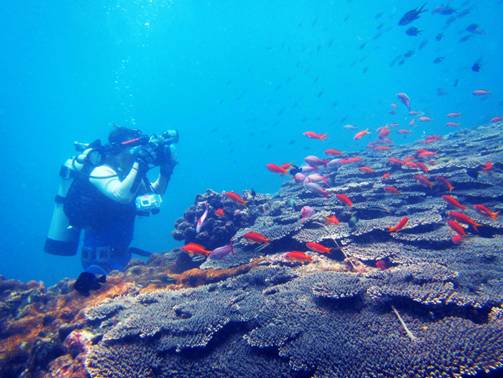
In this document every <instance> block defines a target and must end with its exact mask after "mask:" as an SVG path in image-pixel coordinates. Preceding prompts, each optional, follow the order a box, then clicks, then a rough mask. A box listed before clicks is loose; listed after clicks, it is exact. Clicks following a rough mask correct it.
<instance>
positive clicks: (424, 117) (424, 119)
mask: <svg viewBox="0 0 503 378" xmlns="http://www.w3.org/2000/svg"><path fill="white" fill-rule="evenodd" d="M418 119H419V120H420V121H421V122H430V121H431V118H430V117H428V116H421V117H419V118H418Z"/></svg>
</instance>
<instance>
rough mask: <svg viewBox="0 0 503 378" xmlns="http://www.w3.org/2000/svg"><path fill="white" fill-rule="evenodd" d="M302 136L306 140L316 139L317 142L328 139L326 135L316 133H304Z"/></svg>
mask: <svg viewBox="0 0 503 378" xmlns="http://www.w3.org/2000/svg"><path fill="white" fill-rule="evenodd" d="M304 135H305V136H307V137H308V138H311V139H318V140H325V139H327V138H328V135H327V134H318V133H315V132H314V131H306V132H304Z"/></svg>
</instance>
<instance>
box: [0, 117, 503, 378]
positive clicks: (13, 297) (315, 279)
mask: <svg viewBox="0 0 503 378" xmlns="http://www.w3.org/2000/svg"><path fill="white" fill-rule="evenodd" d="M501 127H503V125H501V124H495V125H492V126H484V127H479V128H476V129H473V130H466V131H463V132H459V133H457V134H452V135H449V136H447V137H445V138H443V139H442V140H438V141H435V142H433V143H429V144H427V145H426V144H424V143H416V144H413V145H407V146H400V147H395V148H393V152H392V154H391V153H388V152H376V151H367V152H363V153H360V154H359V156H360V157H362V158H363V162H364V164H365V166H370V167H372V170H373V172H372V173H363V172H361V171H360V170H359V169H358V167H359V166H358V165H354V164H349V165H342V166H340V167H339V168H338V169H337V170H334V171H332V172H329V176H330V177H331V182H330V185H329V187H330V188H329V189H328V190H329V191H330V192H331V193H332V195H330V196H329V197H327V198H325V197H321V196H318V195H317V194H315V193H312V192H310V191H308V190H306V188H305V187H304V186H303V185H301V184H297V183H293V182H289V183H285V184H284V185H283V186H282V188H281V189H280V190H279V192H278V193H277V194H276V195H274V196H272V197H270V196H264V195H257V196H253V195H252V194H251V193H248V194H247V196H249V202H248V205H247V207H239V206H236V205H235V204H232V203H230V202H228V201H227V199H225V198H224V197H223V196H222V195H221V194H219V193H215V192H211V191H208V192H207V193H205V194H203V195H201V196H199V197H198V199H196V203H195V205H194V206H193V207H191V208H190V209H188V210H187V213H186V214H185V215H184V217H183V218H181V219H180V221H178V222H177V226H176V227H177V228H176V230H175V231H174V233H175V235H176V236H177V237H178V238H179V239H184V240H185V241H186V242H190V241H197V242H200V243H202V244H205V242H208V243H209V244H210V245H211V248H213V247H215V246H218V245H221V244H224V243H225V242H227V241H229V238H230V240H231V241H232V243H233V244H234V246H235V251H236V253H235V255H233V254H229V255H227V256H226V257H225V258H224V259H221V260H211V259H207V260H206V261H204V262H202V264H201V261H197V260H196V261H193V260H191V259H189V258H188V257H187V255H186V254H185V253H183V252H180V251H171V252H168V253H166V254H164V255H160V256H155V257H153V258H151V259H150V260H149V261H148V262H146V263H139V262H134V263H132V264H131V266H130V267H129V268H128V270H127V271H126V272H125V273H117V274H114V275H112V276H111V277H110V278H109V280H108V282H107V283H106V284H104V285H103V287H102V288H101V289H100V290H98V291H96V292H93V294H92V295H91V296H90V297H88V298H81V297H79V296H77V295H76V294H75V293H73V292H71V291H70V290H69V285H70V282H68V281H64V282H62V283H60V284H59V285H58V286H56V287H54V288H51V289H50V290H46V289H45V288H43V287H42V286H40V285H37V284H35V283H31V284H20V283H15V282H13V281H8V280H0V294H1V298H2V299H3V302H4V303H5V304H4V305H2V307H1V308H0V310H1V311H3V312H2V318H3V319H5V320H6V321H5V322H2V323H1V324H2V326H0V338H1V339H0V345H1V346H2V347H1V348H0V371H1V372H2V373H3V375H2V376H6V377H7V376H9V377H10V376H17V375H18V374H20V373H23V374H24V375H23V376H35V377H38V376H45V377H51V376H73V377H75V376H82V377H85V376H91V377H172V376H176V377H199V376H200V377H203V376H204V377H206V376H217V377H229V376H236V377H248V376H262V377H290V376H295V377H312V376H317V377H334V376H337V377H395V376H494V377H496V376H498V375H499V374H502V372H503V370H502V365H503V257H502V253H503V238H502V235H503V223H502V221H501V220H500V219H499V218H496V219H492V218H491V217H488V216H485V215H483V214H480V213H479V212H477V211H476V210H475V209H473V205H474V204H481V203H482V204H485V205H486V206H487V207H489V208H491V209H492V210H494V211H499V210H502V209H503V191H502V189H501V188H503V165H502V164H501V163H499V162H502V161H503V133H501ZM424 148H428V149H429V150H432V151H434V152H435V155H434V157H432V158H429V159H427V160H424V161H425V163H426V164H427V165H428V168H429V170H428V172H418V170H417V169H416V168H410V167H404V166H397V165H393V164H390V162H389V160H388V159H389V157H397V158H400V159H404V160H405V158H406V157H407V156H415V155H416V154H417V150H418V149H424ZM350 156H351V155H350ZM488 161H492V162H493V163H494V166H493V168H492V169H491V170H483V169H482V166H483V165H484V164H485V163H486V162H488ZM385 172H388V173H390V174H391V177H390V179H389V181H388V180H386V181H384V182H383V180H382V179H381V177H382V175H383V173H385ZM417 174H424V175H425V176H426V177H427V178H429V179H430V180H431V182H432V183H433V184H432V185H431V188H430V187H429V186H427V185H423V184H422V183H421V181H420V180H417V177H416V175H417ZM438 176H440V177H442V178H444V179H446V180H448V181H449V182H450V183H451V184H452V185H453V186H454V189H453V190H452V191H449V190H448V188H447V186H446V185H445V184H443V181H442V180H439V179H436V177H438ZM389 185H393V186H395V187H397V188H398V189H399V191H400V193H399V194H394V193H390V192H387V191H386V190H384V187H385V186H389ZM335 193H344V194H346V195H347V196H349V197H350V198H351V200H352V201H353V206H352V207H348V206H346V205H345V204H343V203H342V202H341V201H340V200H339V199H338V198H337V197H336V196H335ZM448 194H450V195H454V196H456V198H457V199H458V200H459V201H460V202H461V203H463V204H464V205H466V206H467V209H466V210H465V211H464V213H465V214H467V215H469V216H470V217H472V218H473V219H475V221H476V222H477V223H479V224H480V226H479V227H478V229H477V230H474V229H473V228H468V227H467V228H466V232H467V234H468V236H467V237H465V238H464V239H463V240H462V242H461V244H457V243H455V242H453V240H452V237H453V236H454V235H455V232H454V231H453V230H452V229H451V228H450V227H449V226H448V225H447V223H446V222H447V219H448V212H449V211H453V210H455V209H454V208H452V206H451V205H449V203H448V202H446V201H445V200H444V199H443V198H442V195H448ZM202 201H208V202H210V204H212V205H214V206H219V207H223V208H225V210H226V214H227V215H226V217H224V218H221V219H217V218H215V216H213V215H210V216H209V221H207V223H206V224H205V225H204V226H203V228H202V230H201V233H196V232H195V229H194V227H195V224H194V222H193V221H192V220H193V219H194V218H195V217H196V216H199V215H200V213H201V212H202V211H203V210H204V206H202V204H201V202H202ZM303 206H310V207H312V208H313V209H314V211H315V215H314V216H313V217H311V218H310V219H308V220H305V221H301V219H300V215H299V214H300V210H301V208H302V207H303ZM330 214H336V215H337V217H338V218H339V220H340V221H341V223H340V224H326V223H325V222H324V219H325V218H324V217H325V216H327V215H330ZM404 216H407V217H408V218H409V222H408V223H407V225H406V227H405V228H404V229H403V230H402V231H401V232H398V233H390V232H389V231H388V229H387V228H388V227H389V226H392V225H394V224H396V223H397V221H399V220H400V219H401V218H402V217H404ZM233 217H236V218H233ZM213 228H215V230H213ZM213 231H215V232H213ZM248 231H256V232H261V233H263V234H264V235H266V236H267V237H268V239H269V240H270V243H269V244H268V245H266V246H265V248H257V246H256V245H254V244H252V243H250V242H248V241H246V240H245V239H244V238H243V237H242V235H244V234H245V233H246V232H248ZM306 242H320V243H323V244H324V245H325V246H328V247H333V248H334V249H333V251H332V252H331V253H330V254H317V253H309V255H310V256H311V258H312V261H310V262H309V263H300V262H293V261H289V260H287V259H285V252H287V251H292V250H300V251H306V250H307V248H306V246H305V243H306ZM200 264H201V265H200ZM199 265H200V266H199ZM188 267H194V269H191V270H186V271H184V270H185V268H188ZM182 271H183V272H182ZM28 294H29V295H28ZM34 303H35V304H34ZM40 340H42V341H43V342H44V343H45V344H42V345H45V347H43V348H42V347H40V345H41V344H40V343H41V341H40ZM16 345H19V346H21V345H22V348H21V349H20V347H19V348H16ZM37 345H38V347H37ZM37 348H38V349H37ZM37 351H38V352H40V351H42V352H44V353H45V355H44V358H42V357H38V359H37V358H35V357H34V356H35V355H36V353H37ZM23 358H24V359H25V361H23Z"/></svg>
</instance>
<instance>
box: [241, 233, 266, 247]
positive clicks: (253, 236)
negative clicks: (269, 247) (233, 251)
mask: <svg viewBox="0 0 503 378" xmlns="http://www.w3.org/2000/svg"><path fill="white" fill-rule="evenodd" d="M243 238H245V239H246V240H249V241H252V242H255V243H259V244H267V243H269V239H268V238H267V236H265V235H262V234H261V233H260V232H254V231H250V232H247V233H246V234H244V235H243Z"/></svg>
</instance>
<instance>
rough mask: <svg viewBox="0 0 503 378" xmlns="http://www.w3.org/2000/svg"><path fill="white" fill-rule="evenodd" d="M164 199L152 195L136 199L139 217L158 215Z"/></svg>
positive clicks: (157, 195)
mask: <svg viewBox="0 0 503 378" xmlns="http://www.w3.org/2000/svg"><path fill="white" fill-rule="evenodd" d="M161 204H162V197H161V196H160V195H159V194H155V193H151V194H144V195H142V196H138V197H136V200H135V205H136V212H137V214H138V215H150V214H158V213H159V211H160V210H161Z"/></svg>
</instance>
